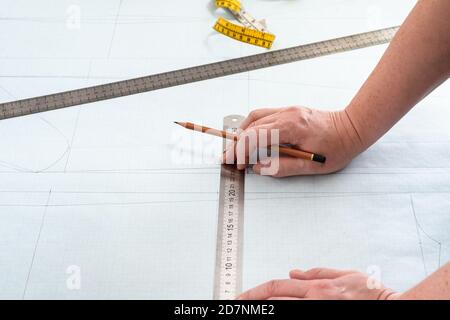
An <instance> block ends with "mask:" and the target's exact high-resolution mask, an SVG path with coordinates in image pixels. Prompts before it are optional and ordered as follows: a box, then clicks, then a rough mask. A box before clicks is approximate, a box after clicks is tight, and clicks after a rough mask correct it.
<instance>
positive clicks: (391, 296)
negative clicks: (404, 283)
mask: <svg viewBox="0 0 450 320" xmlns="http://www.w3.org/2000/svg"><path fill="white" fill-rule="evenodd" d="M400 296H401V293H399V292H395V291H394V290H391V289H389V288H384V289H383V290H382V291H381V292H380V293H379V295H378V299H377V300H397V299H399V298H400Z"/></svg>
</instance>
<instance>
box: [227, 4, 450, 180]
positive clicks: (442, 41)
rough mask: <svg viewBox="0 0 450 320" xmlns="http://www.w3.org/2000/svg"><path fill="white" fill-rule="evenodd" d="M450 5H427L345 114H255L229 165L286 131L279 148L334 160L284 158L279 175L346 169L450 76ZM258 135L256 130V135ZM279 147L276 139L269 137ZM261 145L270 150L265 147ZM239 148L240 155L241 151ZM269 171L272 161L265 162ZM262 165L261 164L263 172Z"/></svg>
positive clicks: (403, 29) (419, 9) (285, 110)
mask: <svg viewBox="0 0 450 320" xmlns="http://www.w3.org/2000/svg"><path fill="white" fill-rule="evenodd" d="M449 16H450V1H448V0H421V1H419V2H418V3H417V5H416V6H415V8H414V9H413V10H412V12H411V13H410V15H409V16H408V18H407V19H406V20H405V22H404V23H403V25H402V26H401V28H400V30H399V31H398V32H397V34H396V36H395V37H394V39H393V40H392V42H391V44H390V45H389V47H388V49H387V50H386V52H385V54H384V55H383V57H382V59H381V60H380V62H379V63H378V65H377V66H376V68H375V69H374V71H373V72H372V73H371V75H370V76H369V78H368V79H367V80H366V82H365V83H364V85H363V86H362V87H361V89H360V90H359V91H358V93H357V94H356V96H355V97H354V98H353V100H352V101H351V102H350V104H349V105H348V106H347V107H346V108H345V109H343V110H338V111H320V110H315V109H312V108H307V107H287V108H268V109H258V110H254V111H252V112H251V113H250V114H249V116H248V117H247V118H246V119H245V120H244V121H243V123H242V125H241V129H242V130H243V132H242V133H241V134H240V136H239V140H238V142H237V145H234V144H232V145H230V147H229V148H228V149H227V151H226V153H225V155H224V161H226V162H229V160H230V159H231V160H232V161H233V160H234V158H235V156H234V154H235V152H231V151H232V150H233V149H234V148H235V149H236V150H238V151H239V152H242V153H245V154H244V155H242V154H241V155H240V156H241V157H239V158H240V159H243V160H246V161H240V162H239V163H238V164H237V166H238V168H239V169H241V170H243V169H244V168H245V167H246V166H247V164H248V159H249V157H248V155H249V154H252V153H253V152H254V151H255V147H256V144H250V150H249V148H248V146H247V145H246V143H245V141H246V139H245V137H247V136H251V135H252V134H253V135H254V134H255V132H256V134H257V135H258V134H261V132H263V131H264V130H265V131H267V133H268V135H269V133H270V132H271V131H272V130H279V143H280V144H291V145H293V146H295V147H298V148H300V149H303V150H307V151H313V152H315V153H317V154H322V155H325V156H326V157H327V161H326V163H325V164H320V163H317V162H312V161H308V160H303V159H298V158H292V157H288V156H280V159H279V160H280V161H279V170H278V171H276V172H274V173H273V174H271V175H273V176H275V177H286V176H293V175H308V174H326V173H331V172H335V171H338V170H340V169H342V168H344V167H345V166H346V165H347V164H348V163H349V162H350V161H351V160H352V159H353V158H354V157H355V156H357V155H358V154H360V153H361V152H363V151H364V150H366V149H367V148H368V147H369V146H371V145H372V144H373V143H375V142H376V141H377V140H378V139H379V138H380V137H381V136H383V135H384V134H385V133H386V132H387V131H388V130H389V129H390V128H391V127H392V126H393V125H394V124H395V123H396V122H397V121H399V120H400V119H401V118H402V117H403V116H404V115H405V114H406V113H407V112H408V111H409V110H410V109H411V108H413V107H414V106H415V105H416V104H417V103H418V102H419V101H420V100H421V99H423V98H424V97H425V96H426V95H428V94H429V93H430V92H431V91H432V90H433V89H435V88H436V87H437V86H439V85H440V84H441V83H443V82H444V81H445V80H446V79H448V77H449V76H450V58H449V57H450V19H449ZM251 131H254V132H251ZM267 141H268V144H270V143H271V141H270V137H269V138H268V139H267ZM259 146H260V147H265V146H264V145H262V144H261V143H259ZM233 151H234V150H233ZM265 165H266V166H268V165H270V164H265ZM262 166H263V164H262V163H256V164H255V165H254V166H253V169H254V172H255V173H261V167H262Z"/></svg>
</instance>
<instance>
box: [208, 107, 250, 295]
mask: <svg viewBox="0 0 450 320" xmlns="http://www.w3.org/2000/svg"><path fill="white" fill-rule="evenodd" d="M242 120H244V117H243V116H238V115H230V116H227V117H225V118H224V120H223V129H224V130H226V131H229V132H231V133H236V131H237V129H238V127H239V125H240V124H241V122H242ZM225 144H226V141H225V140H224V147H225ZM244 182H245V172H244V171H241V170H237V169H236V167H235V166H230V165H226V164H223V165H222V167H221V170H220V192H219V215H218V223H217V249H216V270H215V279H214V299H215V300H232V299H235V298H236V296H237V295H238V294H239V293H241V288H242V247H243V234H244V233H243V231H244V230H243V228H244Z"/></svg>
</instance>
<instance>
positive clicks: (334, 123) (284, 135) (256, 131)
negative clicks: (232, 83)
mask: <svg viewBox="0 0 450 320" xmlns="http://www.w3.org/2000/svg"><path fill="white" fill-rule="evenodd" d="M241 129H242V130H243V131H242V132H241V133H240V135H239V140H238V142H237V143H236V144H231V145H230V146H229V147H228V148H227V150H226V151H225V154H224V162H226V163H230V162H232V163H234V161H235V159H236V158H237V159H238V163H237V166H238V169H241V170H243V169H244V168H245V167H246V165H247V164H249V159H251V155H252V154H254V152H255V151H256V149H257V148H258V147H259V148H265V147H267V145H270V144H272V145H277V144H290V145H292V146H294V147H296V148H299V149H301V150H305V151H309V152H313V153H317V154H321V155H324V156H326V158H327V161H326V163H325V164H320V163H317V162H313V161H308V160H303V159H299V158H293V157H289V156H284V155H280V158H279V160H280V161H279V163H277V166H278V170H275V171H272V173H270V175H272V176H275V177H286V176H293V175H309V174H325V173H331V172H335V171H338V170H340V169H342V168H344V167H345V166H346V165H347V164H348V163H349V162H350V161H351V160H352V159H353V158H354V157H355V156H356V155H358V154H359V153H360V152H362V151H363V150H364V145H363V143H362V141H361V139H360V138H359V135H358V133H357V132H356V130H355V128H354V126H353V125H352V121H351V119H350V118H349V116H348V114H347V113H346V111H345V110H343V111H335V112H328V111H319V110H314V109H309V108H305V107H288V108H280V109H259V110H255V111H252V112H251V113H250V115H249V116H248V117H247V118H246V119H245V120H244V122H243V123H242V125H241ZM273 130H278V132H279V141H270V140H271V132H272V131H273ZM261 136H263V137H265V138H264V139H261ZM249 137H257V139H258V143H257V144H256V143H253V144H252V143H248V139H249ZM261 140H267V141H261ZM233 151H236V152H233ZM236 153H237V154H238V156H237V157H236V156H235V154H236ZM242 153H243V154H242ZM249 155H250V156H249ZM240 159H242V161H239V160H240ZM252 164H253V171H254V172H255V173H258V174H264V172H262V170H261V169H262V168H264V167H270V166H271V163H270V162H268V163H261V162H258V163H252ZM263 171H264V170H263Z"/></svg>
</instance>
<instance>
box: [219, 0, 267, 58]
mask: <svg viewBox="0 0 450 320" xmlns="http://www.w3.org/2000/svg"><path fill="white" fill-rule="evenodd" d="M216 6H217V7H220V8H224V9H228V10H229V11H230V12H231V13H232V14H233V16H234V17H235V18H236V19H237V20H238V21H239V22H240V23H242V25H238V24H234V23H232V22H230V21H228V20H226V19H224V18H219V19H218V20H217V22H216V24H215V25H214V30H216V31H217V32H219V33H221V34H223V35H225V36H228V37H230V38H232V39H234V40H238V41H242V42H245V43H248V44H252V45H255V46H259V47H263V48H266V49H270V48H271V47H272V45H273V42H274V41H275V35H273V34H271V33H269V32H268V31H267V29H266V26H265V22H264V21H257V20H256V19H255V18H253V17H252V16H251V15H250V14H249V13H248V12H247V11H245V9H244V8H243V7H242V5H241V3H240V2H239V0H216Z"/></svg>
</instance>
